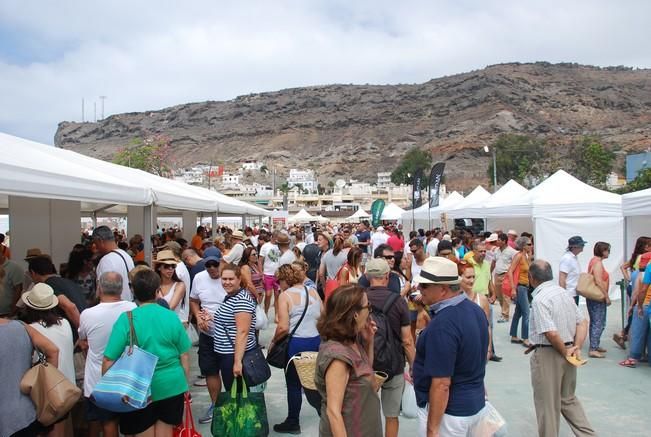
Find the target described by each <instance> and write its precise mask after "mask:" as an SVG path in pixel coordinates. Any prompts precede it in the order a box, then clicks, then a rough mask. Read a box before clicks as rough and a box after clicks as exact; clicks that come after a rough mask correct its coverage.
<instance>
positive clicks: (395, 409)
mask: <svg viewBox="0 0 651 437" xmlns="http://www.w3.org/2000/svg"><path fill="white" fill-rule="evenodd" d="M404 389H405V376H404V375H403V374H402V373H401V374H399V375H395V376H394V377H393V378H391V379H388V380H387V381H386V382H385V383H384V384H382V389H381V390H380V398H381V399H382V412H383V413H384V417H398V416H400V404H401V403H402V392H403V390H404Z"/></svg>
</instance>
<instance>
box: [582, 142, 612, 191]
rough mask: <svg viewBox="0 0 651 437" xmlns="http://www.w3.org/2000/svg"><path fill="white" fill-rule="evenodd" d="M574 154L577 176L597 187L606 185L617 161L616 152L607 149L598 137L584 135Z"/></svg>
mask: <svg viewBox="0 0 651 437" xmlns="http://www.w3.org/2000/svg"><path fill="white" fill-rule="evenodd" d="M572 156H573V158H574V165H575V168H574V171H573V173H574V176H575V177H576V178H578V179H580V180H582V181H583V182H585V183H586V184H590V185H593V186H595V187H605V186H606V180H607V179H608V175H609V174H610V172H611V171H612V168H613V163H614V162H615V153H613V152H612V151H610V150H608V149H606V148H605V147H604V146H603V145H602V144H601V141H600V140H599V139H598V138H595V137H583V139H582V140H581V142H580V143H579V144H578V146H577V147H576V149H575V150H574V153H573V154H572Z"/></svg>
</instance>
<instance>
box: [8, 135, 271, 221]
mask: <svg viewBox="0 0 651 437" xmlns="http://www.w3.org/2000/svg"><path fill="white" fill-rule="evenodd" d="M16 148H18V149H19V150H20V151H21V153H15V151H16ZM0 151H4V152H5V153H3V154H2V158H1V159H0V169H3V170H4V171H3V172H2V173H3V175H2V176H0V193H3V194H12V195H18V196H26V197H39V198H49V199H65V200H79V201H82V202H85V203H86V205H85V208H82V209H86V210H88V209H92V210H97V209H100V208H102V207H105V206H110V205H115V204H118V205H150V204H152V203H153V204H155V205H157V206H159V207H163V208H168V209H171V210H187V211H204V212H212V211H218V212H221V213H225V214H242V215H269V213H268V212H267V211H266V210H264V209H262V208H259V207H256V206H254V205H252V204H249V203H246V202H242V201H241V200H237V199H232V198H230V197H228V196H225V195H223V194H221V193H217V192H216V191H211V190H207V189H205V188H201V187H195V186H192V185H188V184H184V183H182V182H178V181H174V180H171V179H167V178H163V177H160V176H156V175H153V174H151V173H147V172H144V171H142V170H137V169H133V168H128V167H124V166H121V165H117V164H113V163H110V162H106V161H102V160H100V159H95V158H91V157H89V156H85V155H82V154H80V153H76V152H73V151H71V150H66V149H60V148H56V147H52V146H47V145H45V144H39V143H35V142H33V141H29V140H25V139H22V138H18V137H14V136H11V135H6V134H2V133H0Z"/></svg>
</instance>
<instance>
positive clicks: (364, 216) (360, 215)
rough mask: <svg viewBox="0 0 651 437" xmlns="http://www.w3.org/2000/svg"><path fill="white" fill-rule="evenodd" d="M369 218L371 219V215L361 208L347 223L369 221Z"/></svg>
mask: <svg viewBox="0 0 651 437" xmlns="http://www.w3.org/2000/svg"><path fill="white" fill-rule="evenodd" d="M369 217H371V215H370V214H369V213H367V212H366V211H364V210H363V209H362V208H359V209H358V210H357V211H355V213H354V214H353V215H351V216H350V217H347V218H346V221H349V222H359V221H361V220H364V219H367V218H369Z"/></svg>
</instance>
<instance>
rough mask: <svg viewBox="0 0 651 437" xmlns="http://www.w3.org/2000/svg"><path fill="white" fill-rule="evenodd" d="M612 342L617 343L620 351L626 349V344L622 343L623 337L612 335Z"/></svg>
mask: <svg viewBox="0 0 651 437" xmlns="http://www.w3.org/2000/svg"><path fill="white" fill-rule="evenodd" d="M613 341H614V342H615V343H617V346H619V347H621V348H622V349H626V342H625V341H624V337H623V336H621V335H619V334H613Z"/></svg>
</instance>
